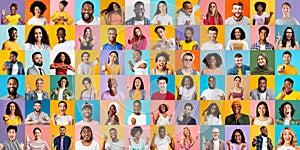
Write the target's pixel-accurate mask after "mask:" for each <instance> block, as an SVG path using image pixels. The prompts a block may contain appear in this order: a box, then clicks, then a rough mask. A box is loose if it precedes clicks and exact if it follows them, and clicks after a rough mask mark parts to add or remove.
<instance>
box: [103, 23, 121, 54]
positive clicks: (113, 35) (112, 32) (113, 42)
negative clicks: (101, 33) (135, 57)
mask: <svg viewBox="0 0 300 150" xmlns="http://www.w3.org/2000/svg"><path fill="white" fill-rule="evenodd" d="M117 36H118V32H117V29H116V28H114V27H111V28H108V30H107V38H108V42H107V43H106V44H104V45H103V46H102V47H101V50H123V49H125V47H124V46H123V45H122V44H121V43H119V42H117Z"/></svg>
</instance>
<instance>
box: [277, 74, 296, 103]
mask: <svg viewBox="0 0 300 150" xmlns="http://www.w3.org/2000/svg"><path fill="white" fill-rule="evenodd" d="M293 86H294V80H293V79H291V78H286V79H285V80H284V85H283V86H282V88H281V92H280V93H279V94H278V95H277V97H276V99H277V100H300V92H298V91H296V90H293Z"/></svg>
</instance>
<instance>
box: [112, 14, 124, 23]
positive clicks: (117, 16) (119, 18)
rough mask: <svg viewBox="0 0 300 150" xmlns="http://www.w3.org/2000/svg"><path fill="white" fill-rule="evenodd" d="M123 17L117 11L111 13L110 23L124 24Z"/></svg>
mask: <svg viewBox="0 0 300 150" xmlns="http://www.w3.org/2000/svg"><path fill="white" fill-rule="evenodd" d="M122 18H123V17H122V15H120V14H116V13H112V14H111V15H110V24H111V25H120V24H123V22H122Z"/></svg>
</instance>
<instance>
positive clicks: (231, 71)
mask: <svg viewBox="0 0 300 150" xmlns="http://www.w3.org/2000/svg"><path fill="white" fill-rule="evenodd" d="M241 69H242V74H243V75H246V70H250V66H247V65H244V64H243V65H242V66H241ZM238 73H239V71H238V68H237V67H236V66H233V67H232V68H230V69H228V71H227V75H238Z"/></svg>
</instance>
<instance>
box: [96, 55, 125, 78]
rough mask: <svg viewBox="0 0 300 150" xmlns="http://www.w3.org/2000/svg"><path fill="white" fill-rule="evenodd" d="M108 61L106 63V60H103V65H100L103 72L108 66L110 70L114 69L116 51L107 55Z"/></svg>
mask: <svg viewBox="0 0 300 150" xmlns="http://www.w3.org/2000/svg"><path fill="white" fill-rule="evenodd" d="M108 57H109V63H108V64H106V62H105V61H104V62H103V65H102V67H101V69H102V71H103V72H106V71H107V69H108V67H109V68H110V69H111V70H114V68H115V67H116V65H117V64H115V61H116V60H117V58H118V56H117V54H116V53H111V54H110V55H109V56H108ZM120 73H121V72H120V70H119V72H118V73H117V74H118V75H119V74H120Z"/></svg>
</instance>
